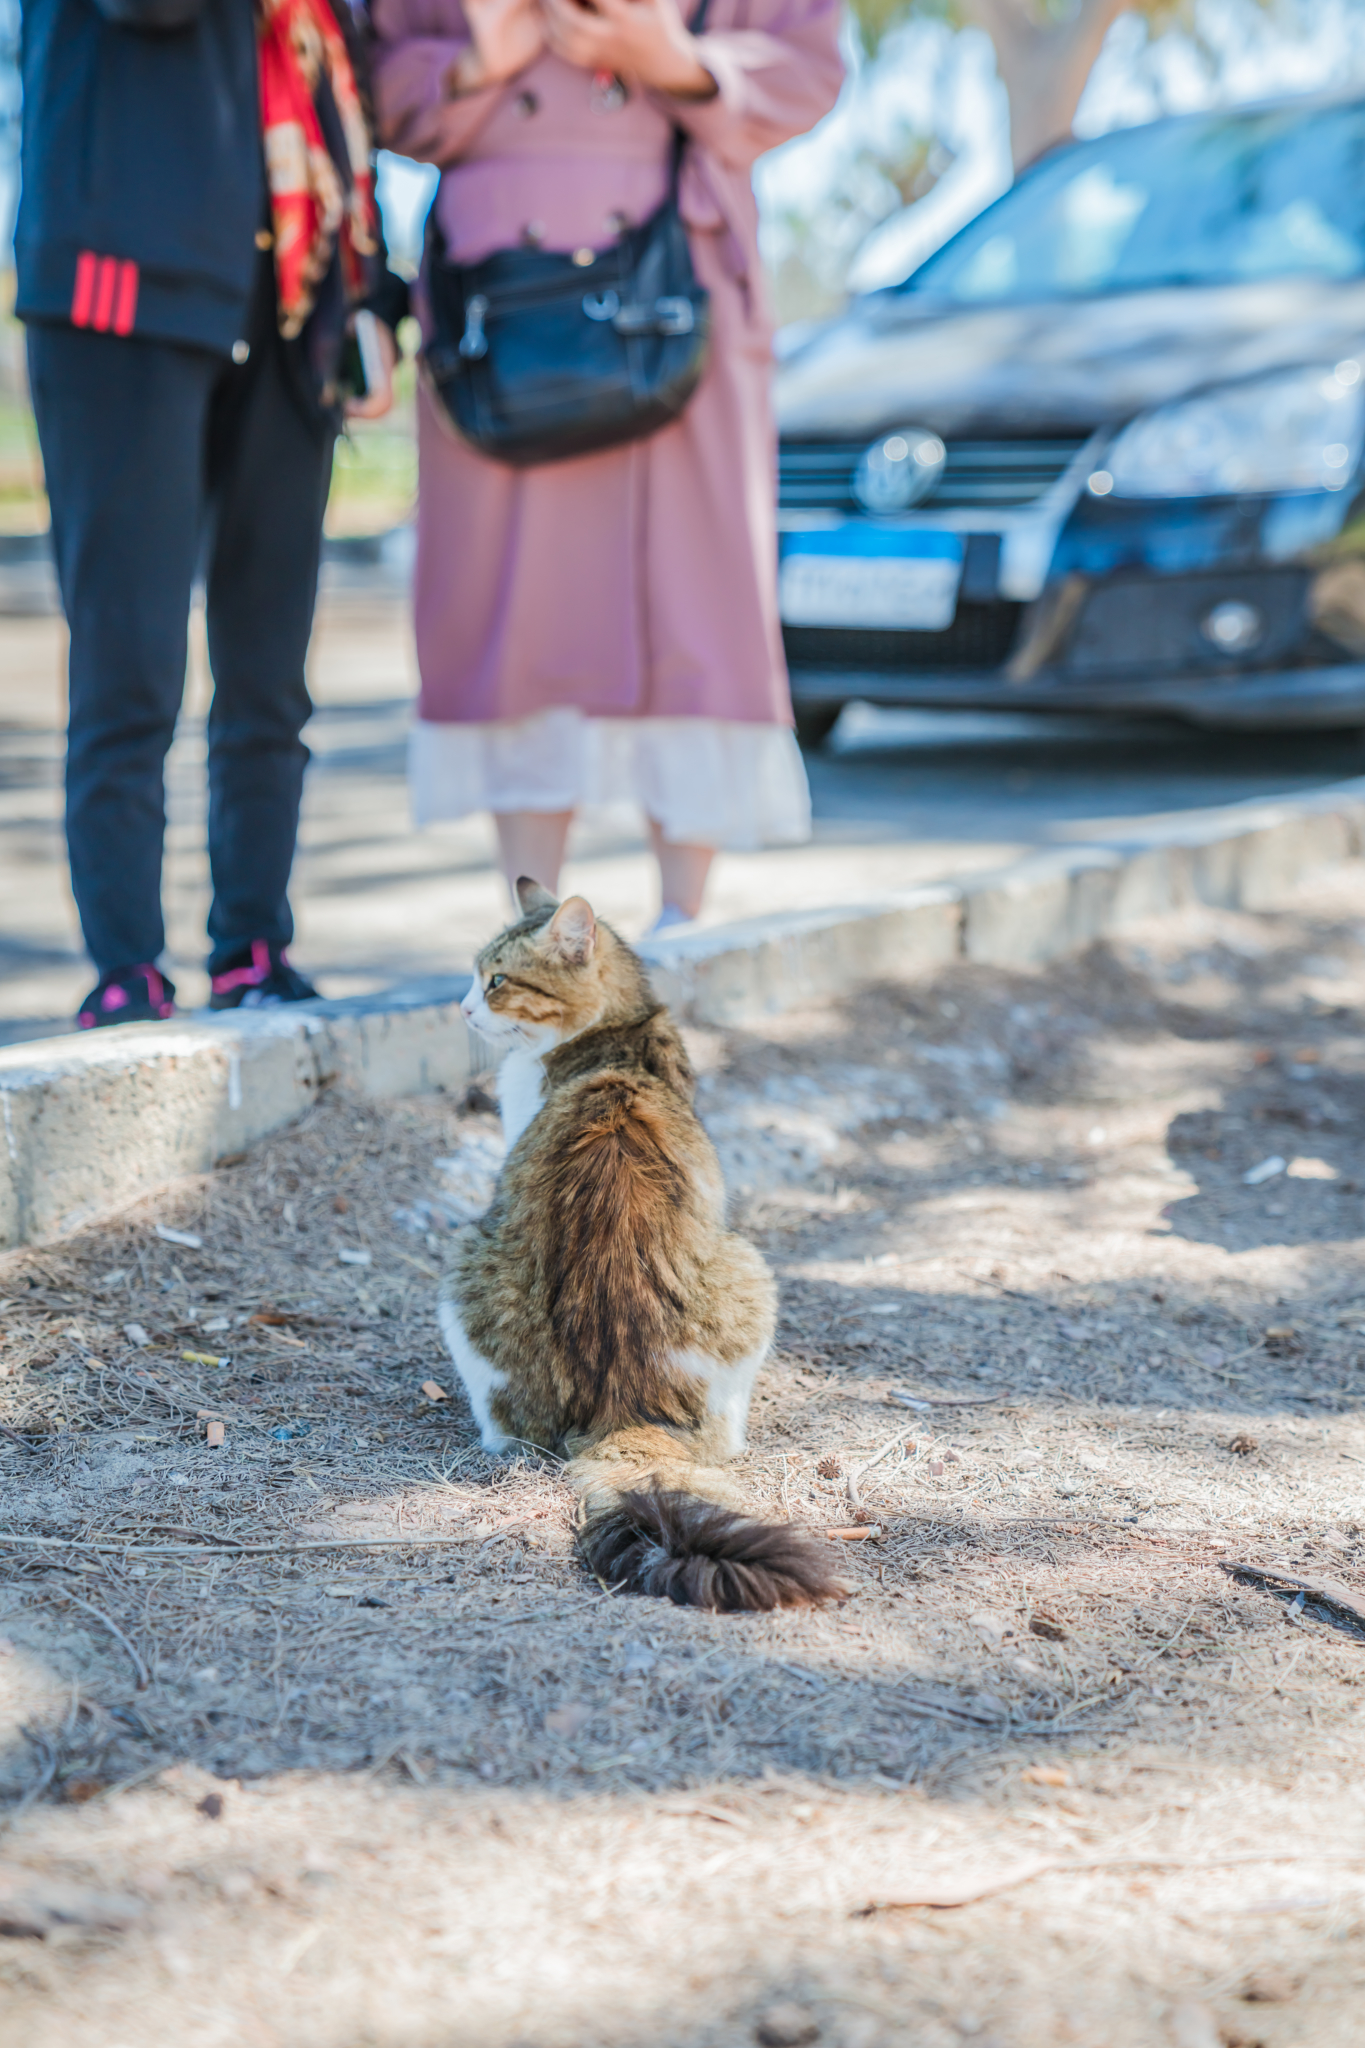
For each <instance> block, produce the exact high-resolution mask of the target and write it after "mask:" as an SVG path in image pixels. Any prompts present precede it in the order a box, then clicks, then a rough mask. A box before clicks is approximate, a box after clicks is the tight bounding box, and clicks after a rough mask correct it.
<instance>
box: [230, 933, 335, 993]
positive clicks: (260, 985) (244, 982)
mask: <svg viewBox="0 0 1365 2048" xmlns="http://www.w3.org/2000/svg"><path fill="white" fill-rule="evenodd" d="M210 979H211V983H212V993H211V995H210V996H209V1008H210V1009H211V1010H259V1009H263V1008H264V1007H265V1006H266V1005H267V1004H270V1005H274V1004H276V1003H308V1002H312V1001H313V1000H314V999H315V998H316V996H317V990H316V989H315V988H314V987H313V984H312V982H311V981H305V980H304V978H303V976H302V975H301V974H300V973H299V971H298V969H297V967H291V966H290V965H289V955H288V954H287V953H286V952H285V949H284V947H283V946H280V945H277V944H276V943H275V941H274V940H273V939H253V940H252V941H251V944H250V945H249V946H243V947H242V949H241V951H240V952H239V953H234V954H233V956H232V958H231V959H230V960H229V961H228V963H227V965H226V966H225V967H222V968H220V969H219V971H218V972H217V974H215V975H213V976H211V977H210Z"/></svg>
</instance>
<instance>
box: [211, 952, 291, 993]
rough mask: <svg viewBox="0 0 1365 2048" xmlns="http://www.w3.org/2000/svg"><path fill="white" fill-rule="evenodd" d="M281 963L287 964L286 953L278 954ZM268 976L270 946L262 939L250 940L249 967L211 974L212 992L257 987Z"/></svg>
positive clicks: (226, 991)
mask: <svg viewBox="0 0 1365 2048" xmlns="http://www.w3.org/2000/svg"><path fill="white" fill-rule="evenodd" d="M280 960H281V963H282V964H287V955H286V954H284V953H283V952H282V953H281V954H280ZM269 978H270V948H269V946H268V945H267V944H266V942H265V940H264V939H253V940H252V941H251V965H250V967H233V968H230V969H229V970H228V972H227V973H226V974H215V975H214V976H213V981H212V986H213V993H214V994H215V995H216V996H225V995H227V994H228V993H229V992H230V991H231V990H232V989H234V988H259V987H260V985H261V983H262V982H263V981H268V980H269Z"/></svg>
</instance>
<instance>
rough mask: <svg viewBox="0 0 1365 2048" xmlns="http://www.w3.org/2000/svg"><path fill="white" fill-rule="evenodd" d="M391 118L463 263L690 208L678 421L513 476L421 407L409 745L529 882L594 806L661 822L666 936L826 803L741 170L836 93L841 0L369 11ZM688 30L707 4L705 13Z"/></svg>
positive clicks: (424, 803)
mask: <svg viewBox="0 0 1365 2048" xmlns="http://www.w3.org/2000/svg"><path fill="white" fill-rule="evenodd" d="M370 15H371V21H372V24H373V27H374V31H375V35H376V40H377V47H376V51H375V59H374V91H375V107H376V118H377V122H378V126H379V131H380V135H381V139H382V140H383V141H384V142H386V143H387V144H388V146H389V147H390V148H391V149H394V150H398V151H401V152H402V153H403V154H405V155H407V156H411V157H415V158H417V159H419V160H420V161H422V162H425V163H434V164H436V165H438V166H439V167H440V170H441V182H440V186H439V189H438V191H437V195H436V199H435V202H434V203H435V209H436V216H437V219H438V221H439V224H440V227H441V230H442V232H443V234H444V237H445V241H446V245H447V250H448V253H449V255H450V257H451V258H452V259H453V260H454V261H456V262H460V263H472V262H477V261H479V260H480V259H481V258H483V257H484V256H486V255H488V254H490V253H491V252H492V251H493V250H496V249H500V248H509V247H513V246H516V245H518V244H521V245H530V246H536V247H540V248H544V249H550V250H562V251H574V250H577V249H579V248H583V249H588V248H596V249H602V248H605V247H607V246H609V245H610V243H611V242H612V241H613V240H614V239H615V237H616V235H617V234H618V233H619V232H620V230H621V228H622V226H623V225H630V226H634V225H637V224H638V223H640V222H642V221H644V220H645V219H647V218H648V216H649V215H650V214H651V213H652V212H653V211H654V209H655V208H656V207H657V206H658V205H659V204H660V202H661V201H662V199H663V198H664V196H665V194H666V190H667V184H668V162H669V153H670V146H671V142H672V137H673V133H674V127H675V124H676V125H677V126H678V127H681V128H682V129H683V130H684V131H685V133H686V135H687V137H688V143H689V146H688V148H687V151H686V155H685V157H684V161H683V171H682V182H681V192H680V204H681V211H682V215H683V219H684V221H685V222H686V224H687V227H688V231H689V240H690V244H691V249H692V257H693V262H694V265H695V268H696V271H697V274H698V277H699V280H700V282H701V283H702V284H703V285H705V286H706V287H707V288H708V289H709V291H710V293H711V305H712V322H713V330H712V349H711V357H710V360H709V363H708V365H707V368H706V371H705V373H704V375H703V378H702V381H701V383H700V385H699V386H698V388H697V390H696V392H695V394H694V395H693V397H692V399H691V401H690V403H689V405H688V406H687V409H686V411H685V412H684V413H683V415H682V417H681V418H680V419H678V420H676V421H675V422H674V423H673V424H672V425H670V426H668V427H665V428H663V429H662V430H661V431H660V432H658V433H656V434H654V435H652V436H650V437H649V438H647V439H645V440H641V441H636V442H632V443H630V444H629V445H627V446H625V447H622V448H615V449H610V450H606V451H604V452H602V453H599V454H595V455H587V456H581V457H578V458H576V459H573V460H570V461H565V462H557V463H547V464H544V465H541V466H539V467H536V468H532V469H529V470H517V469H513V468H510V467H508V466H506V465H504V464H501V463H499V462H497V461H494V460H491V459H489V458H487V457H485V456H483V455H481V454H479V453H477V452H476V451H475V450H474V449H473V448H472V447H470V446H469V445H468V444H467V443H465V442H463V441H462V440H461V439H460V438H459V437H458V435H457V434H456V433H455V431H454V429H453V428H452V427H451V425H450V424H449V421H448V420H447V419H446V417H445V416H444V414H443V412H442V411H441V409H440V407H439V403H438V401H437V400H435V399H434V398H433V397H432V395H431V393H430V392H429V391H427V390H423V391H422V392H421V395H420V397H419V407H418V438H419V455H420V473H421V482H420V489H419V495H418V537H417V570H416V630H417V652H418V662H419V666H420V670H421V698H420V702H419V709H418V718H417V722H416V725H415V727H414V731H413V738H412V754H411V766H412V782H413V793H414V806H415V810H416V813H417V816H418V818H419V820H428V819H434V818H445V817H458V816H461V815H464V814H466V813H468V812H471V811H476V810H480V809H488V810H491V811H492V812H493V813H494V814H495V817H496V821H497V826H498V832H499V839H500V843H501V850H502V860H503V866H504V870H505V872H506V874H507V876H508V878H509V880H510V881H513V882H515V880H516V877H517V876H518V875H519V874H525V875H531V876H534V877H535V878H536V879H537V880H538V881H541V882H543V883H545V884H546V885H547V886H548V887H551V888H553V887H554V886H555V883H556V881H557V878H558V872H559V867H560V864H561V860H562V857H563V852H564V845H565V841H566V838H567V834H568V828H569V823H570V820H571V818H572V815H573V812H574V810H575V809H576V808H577V807H578V806H579V805H580V804H583V803H590V802H598V801H603V800H608V799H613V798H619V797H623V796H629V797H633V798H635V799H636V800H638V801H639V802H640V803H641V804H642V806H643V808H644V810H645V813H646V815H647V818H648V820H649V825H650V833H651V838H652V841H653V844H654V848H655V851H656V853H657V855H658V857H659V862H660V867H661V876H662V900H663V908H662V911H661V917H660V923H661V925H667V924H671V923H674V922H678V921H680V920H682V919H685V918H689V917H692V916H695V914H696V912H697V910H698V908H699V907H700V903H701V897H702V891H703V888H704V886H705V881H706V874H707V870H708V868H709V866H710V863H711V859H712V857H713V854H714V852H715V850H716V849H717V848H718V847H721V846H729V847H749V846H755V845H759V844H761V843H764V842H765V841H777V840H794V839H801V838H804V837H806V836H807V834H808V831H809V815H810V814H809V797H808V793H807V789H806V781H805V773H804V769H803V767H802V763H801V757H800V753H799V750H798V748H797V745H796V739H795V735H794V733H793V731H792V714H791V701H790V694H789V690H788V683H787V672H786V666H785V663H784V660H783V654H782V640H781V633H780V630H779V625H778V616H777V596H776V577H777V550H776V537H775V530H774V496H775V492H774V471H775V445H774V431H773V424H772V415H771V409H770V403H769V391H768V385H769V366H770V356H771V333H772V323H771V315H770V310H769V306H768V301H767V294H766V290H765V285H764V279H763V272H762V267H761V264H760V261H759V254H758V217H757V209H756V206H755V203H754V197H753V191H752V187H751V183H750V171H751V168H752V165H753V163H754V160H755V158H756V157H758V156H759V155H761V154H762V152H763V151H764V150H768V149H772V148H773V147H775V146H776V145H777V144H778V143H781V142H786V141H788V140H789V139H790V138H791V137H792V136H795V135H799V134H802V133H803V132H804V131H805V130H806V129H808V128H810V127H812V126H813V125H814V123H815V122H816V121H818V120H819V119H820V118H821V117H822V115H824V114H825V113H826V112H828V110H829V108H830V107H831V106H832V105H833V104H834V100H835V98H836V96H837V94H838V90H839V85H840V81H841V78H842V64H841V61H840V57H839V50H838V31H839V7H838V0H709V6H708V7H707V10H706V14H705V20H704V26H703V27H702V29H701V32H700V33H697V34H693V33H692V32H691V30H690V29H689V27H688V26H687V25H686V23H685V22H684V20H683V18H682V15H681V14H680V12H679V8H678V5H677V0H596V4H595V5H594V6H593V7H591V8H589V7H587V6H584V5H580V4H579V0H370ZM692 19H693V20H695V19H696V16H695V14H693V16H692Z"/></svg>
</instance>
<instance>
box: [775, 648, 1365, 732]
mask: <svg viewBox="0 0 1365 2048" xmlns="http://www.w3.org/2000/svg"><path fill="white" fill-rule="evenodd" d="M791 685H792V699H793V702H794V703H795V704H796V705H797V707H798V709H802V708H807V707H815V706H817V705H834V704H844V703H849V702H851V701H853V700H854V699H857V700H858V701H860V702H862V703H866V704H881V705H888V706H896V705H900V706H904V707H907V708H908V707H911V706H913V707H916V708H920V709H927V710H935V709H938V710H954V711H1042V712H1090V713H1101V714H1105V715H1108V716H1111V717H1135V716H1136V717H1148V718H1152V717H1157V718H1159V717H1170V718H1183V719H1185V720H1187V721H1188V722H1189V723H1190V724H1192V725H1201V726H1210V727H1219V728H1222V729H1223V730H1226V731H1237V730H1242V731H1246V732H1256V731H1263V732H1264V731H1275V730H1281V731H1292V730H1298V729H1305V730H1306V729H1312V728H1315V727H1316V728H1318V729H1330V728H1332V727H1334V726H1337V727H1339V726H1355V725H1360V726H1365V662H1354V663H1350V664H1347V665H1343V666H1340V667H1335V666H1334V667H1329V668H1292V669H1280V670H1271V671H1265V670H1258V671H1253V672H1249V673H1244V674H1236V673H1234V674H1227V673H1223V674H1219V675H1215V676H1209V675H1207V674H1205V675H1175V676H1161V677H1159V678H1157V677H1133V678H1126V679H1124V680H1122V681H1117V680H1115V679H1114V678H1113V677H1105V678H1104V679H1103V680H1100V679H1096V680H1093V681H1091V680H1080V679H1075V678H1070V677H1068V678H1066V679H1064V680H1063V679H1060V678H1054V677H1049V676H1047V675H1038V676H1035V677H1033V678H1031V679H1030V680H1028V681H1011V680H1009V679H1008V678H1007V677H1006V676H1005V674H1004V673H1003V671H1002V670H1000V669H994V670H990V669H981V670H974V671H973V670H953V671H950V672H943V673H940V674H934V673H933V672H932V671H916V672H915V673H914V674H906V673H899V674H898V673H896V672H895V671H894V670H886V669H870V668H869V669H863V668H851V667H840V668H837V669H835V668H830V669H816V668H809V667H793V668H792V671H791Z"/></svg>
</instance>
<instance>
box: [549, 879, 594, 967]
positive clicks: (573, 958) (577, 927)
mask: <svg viewBox="0 0 1365 2048" xmlns="http://www.w3.org/2000/svg"><path fill="white" fill-rule="evenodd" d="M545 943H546V945H547V946H548V948H549V950H550V951H551V952H552V953H554V954H555V955H556V957H557V958H558V959H560V960H562V961H564V963H565V965H566V966H569V967H586V966H587V964H588V962H589V960H591V958H592V956H593V952H594V950H595V949H596V946H597V919H596V918H595V917H594V916H593V914H592V906H591V905H590V904H589V903H588V902H587V901H586V899H585V898H584V897H582V896H570V897H568V898H567V900H566V901H565V902H563V903H561V904H560V906H559V908H558V910H557V911H556V912H555V914H554V916H553V917H552V918H551V919H550V922H549V925H548V926H547V927H546V931H545Z"/></svg>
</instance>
